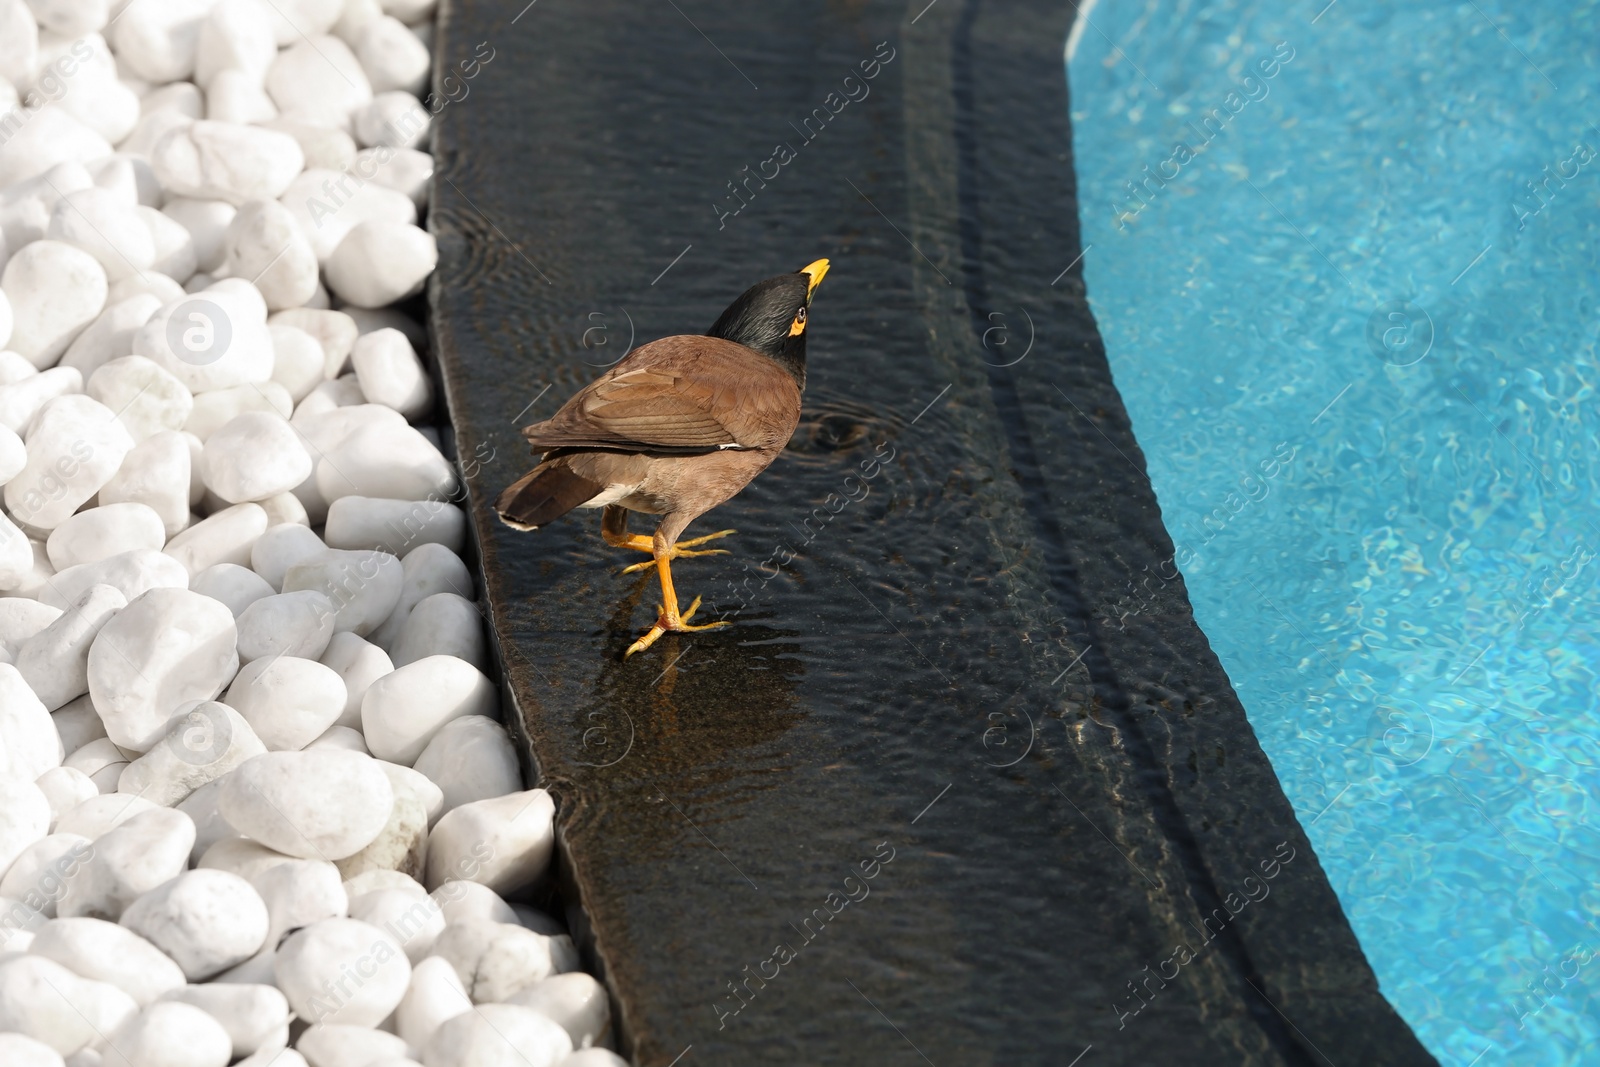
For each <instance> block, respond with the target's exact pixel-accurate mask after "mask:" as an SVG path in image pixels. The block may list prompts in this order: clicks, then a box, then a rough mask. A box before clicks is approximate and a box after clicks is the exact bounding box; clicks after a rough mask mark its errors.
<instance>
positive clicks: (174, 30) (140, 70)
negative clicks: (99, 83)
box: [110, 0, 209, 84]
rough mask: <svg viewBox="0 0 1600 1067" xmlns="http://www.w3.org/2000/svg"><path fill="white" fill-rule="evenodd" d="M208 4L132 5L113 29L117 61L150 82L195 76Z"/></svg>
mask: <svg viewBox="0 0 1600 1067" xmlns="http://www.w3.org/2000/svg"><path fill="white" fill-rule="evenodd" d="M208 6H209V5H208V4H207V3H206V2H205V0H164V2H163V3H160V4H129V5H127V6H126V7H124V8H123V9H122V13H121V14H120V15H118V16H117V18H116V20H115V21H114V22H113V23H112V24H111V26H110V36H111V44H112V46H113V47H114V48H115V49H116V51H117V56H118V58H119V59H120V60H121V61H122V62H124V63H126V64H127V65H128V68H129V69H130V70H131V71H132V72H133V73H134V74H136V75H138V76H139V77H141V78H143V79H144V80H145V81H148V82H155V83H157V84H164V83H166V82H174V81H182V80H183V79H185V78H188V77H189V76H190V75H191V74H193V73H194V61H195V50H196V48H197V46H198V44H199V40H200V23H201V20H203V19H204V18H205V14H206V8H207V7H208Z"/></svg>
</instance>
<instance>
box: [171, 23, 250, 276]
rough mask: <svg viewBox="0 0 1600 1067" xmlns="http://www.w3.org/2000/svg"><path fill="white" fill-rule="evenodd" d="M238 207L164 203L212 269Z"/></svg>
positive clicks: (176, 200)
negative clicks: (186, 231)
mask: <svg viewBox="0 0 1600 1067" xmlns="http://www.w3.org/2000/svg"><path fill="white" fill-rule="evenodd" d="M244 2H245V3H249V2H251V0H244ZM196 117H198V116H196ZM238 210H239V209H238V208H236V207H234V206H233V205H232V204H230V203H228V202H227V201H226V200H197V199H193V198H190V197H183V196H174V197H170V198H168V200H167V202H166V203H165V204H164V205H162V208H161V213H162V214H163V215H166V216H167V217H168V218H170V219H172V220H173V221H174V222H177V223H179V224H180V225H182V226H183V228H184V229H186V230H188V231H189V237H190V239H191V240H192V241H193V242H194V252H195V269H196V270H203V271H208V272H209V271H215V270H216V269H217V268H219V267H221V266H222V260H223V257H224V256H226V255H227V248H226V247H225V246H224V244H223V238H224V237H225V236H226V235H227V232H228V227H229V226H230V225H232V223H233V218H234V215H235V214H237V213H238Z"/></svg>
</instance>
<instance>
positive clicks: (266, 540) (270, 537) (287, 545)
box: [250, 526, 328, 590]
mask: <svg viewBox="0 0 1600 1067" xmlns="http://www.w3.org/2000/svg"><path fill="white" fill-rule="evenodd" d="M327 547H328V546H327V545H325V544H323V542H322V538H320V537H318V536H317V535H316V534H315V533H313V532H312V531H311V530H310V529H309V528H307V527H304V526H273V527H269V528H268V529H267V532H266V533H264V534H262V535H261V537H260V538H259V539H257V541H256V543H255V544H254V545H253V546H252V547H251V549H250V566H251V568H253V569H254V570H255V572H256V573H257V574H259V575H261V577H262V578H263V579H265V580H266V582H267V584H269V585H271V586H272V587H273V588H274V589H278V590H281V589H282V588H283V576H284V574H285V573H286V572H287V571H288V570H289V568H290V567H292V566H294V565H295V564H296V563H300V562H302V561H304V560H307V559H311V558H313V557H315V556H318V555H320V554H321V553H322V552H324V551H326V550H327Z"/></svg>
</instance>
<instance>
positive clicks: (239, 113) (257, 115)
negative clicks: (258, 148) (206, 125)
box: [206, 69, 298, 144]
mask: <svg viewBox="0 0 1600 1067" xmlns="http://www.w3.org/2000/svg"><path fill="white" fill-rule="evenodd" d="M277 117H278V108H277V106H276V105H275V104H273V102H272V97H270V96H268V95H267V91H266V90H265V89H263V88H262V87H261V83H260V82H258V81H255V80H254V79H252V78H251V77H250V75H248V74H246V73H244V72H243V71H240V70H231V69H230V70H224V71H219V72H218V73H217V74H216V75H215V76H214V77H213V78H212V79H211V84H210V85H208V86H206V118H207V120H209V121H211V122H237V123H247V124H248V123H256V122H265V121H267V120H268V119H275V118H277ZM296 143H297V144H298V142H296Z"/></svg>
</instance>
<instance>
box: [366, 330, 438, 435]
mask: <svg viewBox="0 0 1600 1067" xmlns="http://www.w3.org/2000/svg"><path fill="white" fill-rule="evenodd" d="M350 360H351V362H352V363H353V364H354V365H355V370H356V381H358V382H360V383H361V392H362V394H363V395H364V396H366V398H367V399H368V400H370V401H371V402H372V403H374V404H382V405H384V406H385V407H391V408H394V409H395V410H396V411H398V412H399V413H400V414H402V415H404V416H405V417H406V418H407V419H408V420H410V421H413V422H414V421H416V420H417V419H420V418H422V417H423V416H425V415H427V414H428V413H429V412H430V411H432V410H433V384H432V382H431V381H430V380H429V378H428V371H427V368H425V367H424V366H423V365H422V360H421V359H419V358H417V353H416V350H415V349H414V348H412V347H411V342H410V341H407V340H406V337H405V334H403V333H401V332H400V331H399V330H393V329H384V330H376V331H374V332H372V333H369V334H366V335H364V336H362V337H361V338H360V340H358V341H356V343H355V347H354V348H353V349H352V350H351V353H350Z"/></svg>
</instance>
